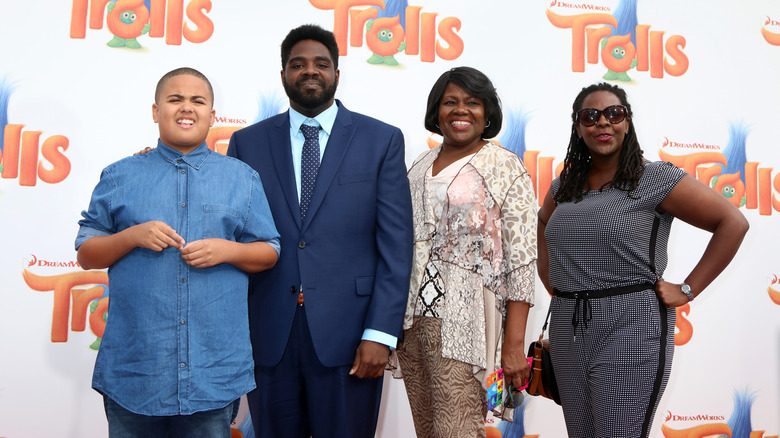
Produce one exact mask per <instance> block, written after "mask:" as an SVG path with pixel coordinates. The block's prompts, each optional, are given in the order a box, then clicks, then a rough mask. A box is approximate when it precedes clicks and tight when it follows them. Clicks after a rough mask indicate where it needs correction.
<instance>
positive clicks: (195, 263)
mask: <svg viewBox="0 0 780 438" xmlns="http://www.w3.org/2000/svg"><path fill="white" fill-rule="evenodd" d="M226 244H227V245H229V243H228V241H227V240H224V239H217V238H212V239H202V240H196V241H194V242H190V243H188V244H187V246H185V247H184V248H182V249H181V258H182V259H184V263H186V264H188V265H190V266H192V267H195V268H210V267H212V266H216V265H218V264H220V263H224V262H225V260H224V254H225V253H226V251H227V250H228V248H227V245H226Z"/></svg>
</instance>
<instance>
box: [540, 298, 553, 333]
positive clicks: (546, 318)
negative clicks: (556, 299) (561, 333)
mask: <svg viewBox="0 0 780 438" xmlns="http://www.w3.org/2000/svg"><path fill="white" fill-rule="evenodd" d="M550 312H552V302H550V307H548V308H547V317H545V318H544V325H543V326H542V334H540V335H539V342H540V343H541V342H542V341H543V340H544V332H546V331H547V322H548V321H550Z"/></svg>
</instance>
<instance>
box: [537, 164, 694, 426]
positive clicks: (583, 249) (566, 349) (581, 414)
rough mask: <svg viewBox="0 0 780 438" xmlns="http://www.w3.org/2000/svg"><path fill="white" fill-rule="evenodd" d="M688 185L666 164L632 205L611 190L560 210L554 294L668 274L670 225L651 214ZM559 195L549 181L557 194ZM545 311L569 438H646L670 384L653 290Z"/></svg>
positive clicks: (551, 232)
mask: <svg viewBox="0 0 780 438" xmlns="http://www.w3.org/2000/svg"><path fill="white" fill-rule="evenodd" d="M684 175H685V172H683V171H682V170H680V169H678V168H677V167H675V166H673V165H672V164H670V163H664V162H648V163H646V165H645V171H644V174H643V176H642V178H641V179H640V182H639V186H638V187H637V189H636V190H635V191H633V192H632V193H631V197H629V196H628V193H627V192H626V191H622V190H618V189H614V188H607V189H604V190H601V191H599V190H593V191H590V192H588V193H587V194H586V195H585V196H584V198H583V199H582V200H581V201H579V202H576V203H575V202H563V203H559V204H557V206H556V208H555V210H554V211H553V213H552V215H551V217H550V219H549V221H548V223H547V226H546V229H545V234H544V235H545V238H546V240H547V247H548V252H549V259H550V284H551V286H552V287H554V288H555V289H557V290H559V291H561V293H574V292H582V291H593V290H602V289H610V288H617V287H622V286H629V285H636V284H640V283H654V282H655V281H656V278H657V277H656V275H657V276H658V277H661V276H662V275H663V272H664V269H666V264H667V260H668V258H667V251H666V246H667V242H668V240H669V231H670V228H671V225H672V220H673V219H674V218H673V217H672V216H671V215H669V214H668V213H663V214H661V213H658V212H657V211H656V207H658V204H660V203H661V201H663V199H664V198H665V197H666V195H667V194H669V192H670V191H671V190H672V188H674V186H675V185H676V184H677V183H678V182H679V181H680V179H682V177H683V176H684ZM559 186H560V181H559V180H558V179H556V180H555V181H553V184H552V189H551V190H552V193H553V194H555V192H556V191H557V190H558V188H559ZM656 217H658V218H659V220H660V221H659V227H658V232H657V235H656V238H655V245H656V247H655V260H654V262H655V268H656V270H655V272H654V271H653V263H651V260H650V246H651V231H652V229H653V222H654V219H655V218H656ZM550 305H551V306H552V316H551V323H550V324H551V325H550V345H551V347H550V348H551V353H552V359H553V365H554V369H555V376H556V379H557V381H558V388H559V390H560V393H561V401H562V405H563V414H564V417H565V419H566V428H567V430H568V433H569V436H570V437H574V438H590V437H598V438H635V437H646V436H648V434H649V430H650V426H651V425H652V421H653V416H654V414H655V410H656V408H657V406H658V402H659V401H660V398H661V395H662V394H663V392H664V389H665V387H666V383H667V382H668V380H669V372H670V370H671V366H672V355H673V353H674V325H675V310H674V309H669V308H666V306H665V305H664V304H663V303H662V302H661V301H660V300H659V299H658V298H657V297H656V294H655V292H654V291H653V289H652V288H650V287H648V288H646V289H645V290H642V291H639V292H633V293H628V294H623V295H615V296H609V297H605V298H591V299H589V300H587V302H584V301H583V300H575V299H567V298H561V297H558V296H555V297H553V299H552V302H551V304H550ZM575 308H576V310H577V311H576V313H575Z"/></svg>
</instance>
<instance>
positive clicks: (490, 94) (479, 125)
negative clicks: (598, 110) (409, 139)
mask: <svg viewBox="0 0 780 438" xmlns="http://www.w3.org/2000/svg"><path fill="white" fill-rule="evenodd" d="M501 122H502V115H501V106H500V101H499V99H498V96H497V95H496V90H495V88H494V87H493V84H492V83H491V82H490V80H489V79H488V78H487V77H486V76H485V75H484V74H482V73H481V72H479V71H478V70H475V69H473V68H469V67H459V68H454V69H452V70H450V71H447V72H445V73H444V74H443V75H442V76H441V77H440V78H439V79H438V81H437V82H436V83H435V84H434V86H433V89H432V90H431V92H430V94H429V96H428V108H427V112H426V115H425V127H426V129H428V130H429V131H432V132H435V133H437V134H440V135H441V136H442V137H443V142H442V144H441V145H440V146H438V147H436V148H435V149H432V150H430V151H427V152H425V153H423V154H422V155H420V157H418V158H417V160H415V162H414V164H413V165H412V167H411V168H410V170H409V173H408V175H409V182H410V186H411V191H412V203H413V209H414V232H415V244H414V263H413V267H412V276H411V282H410V287H409V300H408V303H407V310H406V318H405V321H404V329H405V330H404V339H403V341H402V342H401V343H400V344H399V347H398V350H397V358H398V360H399V363H400V372H402V373H403V378H404V383H405V386H406V391H407V395H408V397H409V402H410V405H411V408H412V416H413V418H414V426H415V429H416V431H417V435H418V436H420V437H442V438H444V437H446V438H452V437H468V438H473V437H475V436H483V437H484V436H485V417H486V415H487V399H486V378H487V376H488V375H490V374H491V373H492V372H494V371H496V370H497V369H499V368H502V367H503V370H504V379H505V385H508V384H509V383H510V382H511V383H514V385H516V386H522V385H523V383H524V382H525V381H526V380H527V379H528V376H529V373H530V369H529V367H528V363H527V362H526V359H525V326H526V319H527V316H528V309H529V307H530V306H531V305H532V303H533V298H534V284H535V279H534V276H535V275H536V224H537V216H536V202H535V201H536V200H535V197H534V190H533V186H532V183H531V178H530V177H529V175H528V171H527V170H526V169H525V166H523V163H522V161H521V160H520V158H518V156H517V155H515V154H514V153H512V152H511V151H509V150H506V149H504V148H503V147H501V145H499V144H497V143H495V142H493V141H490V140H488V139H490V138H492V137H494V136H495V135H497V134H498V133H499V131H500V130H501ZM396 371H399V370H396ZM398 374H400V373H396V375H398ZM502 408H503V407H502V406H499V408H498V411H497V412H496V413H497V414H499V415H503V416H504V418H507V417H509V418H511V412H509V410H507V411H506V412H500V411H501V410H502Z"/></svg>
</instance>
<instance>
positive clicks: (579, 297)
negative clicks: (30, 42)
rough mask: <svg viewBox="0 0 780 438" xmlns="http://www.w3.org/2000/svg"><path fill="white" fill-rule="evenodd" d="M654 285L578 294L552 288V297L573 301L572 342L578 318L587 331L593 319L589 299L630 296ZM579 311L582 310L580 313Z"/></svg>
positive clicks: (589, 291) (613, 288)
mask: <svg viewBox="0 0 780 438" xmlns="http://www.w3.org/2000/svg"><path fill="white" fill-rule="evenodd" d="M654 287H655V285H654V284H653V283H639V284H632V285H629V286H621V287H611V288H609V289H596V290H586V291H579V292H563V291H561V290H559V289H556V288H553V296H556V297H560V298H565V299H570V300H575V301H574V312H573V313H572V316H571V325H572V327H574V341H575V342H576V341H577V326H578V325H579V324H580V316H581V318H582V325H583V327H584V328H585V330H586V331H587V329H588V322H590V321H591V320H592V319H593V310H592V308H591V305H590V301H589V300H590V299H591V298H606V297H614V296H616V295H624V294H630V293H634V292H639V291H643V290H647V289H653V288H654ZM580 310H582V311H581V312H580Z"/></svg>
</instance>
